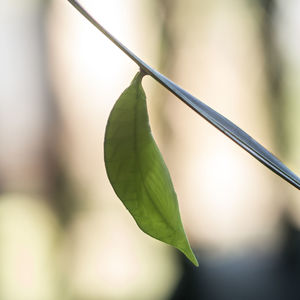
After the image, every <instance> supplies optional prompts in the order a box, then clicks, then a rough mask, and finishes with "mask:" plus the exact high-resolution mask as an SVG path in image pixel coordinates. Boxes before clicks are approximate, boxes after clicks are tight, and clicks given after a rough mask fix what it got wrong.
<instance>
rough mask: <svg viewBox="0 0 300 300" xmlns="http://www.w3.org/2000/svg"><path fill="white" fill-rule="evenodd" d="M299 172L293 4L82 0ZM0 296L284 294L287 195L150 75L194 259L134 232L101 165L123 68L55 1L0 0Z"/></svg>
mask: <svg viewBox="0 0 300 300" xmlns="http://www.w3.org/2000/svg"><path fill="white" fill-rule="evenodd" d="M81 3H82V5H84V6H85V7H86V8H87V10H88V11H89V12H91V13H92V15H93V16H95V17H96V19H98V20H99V21H100V23H101V24H102V25H104V26H105V27H106V28H107V29H108V30H109V31H111V32H112V33H113V34H114V35H115V36H116V37H118V38H119V39H120V40H121V41H122V42H123V43H124V44H125V45H127V46H128V47H129V48H130V49H132V50H133V51H134V52H135V53H136V54H137V55H138V56H140V57H141V58H142V59H144V60H145V61H146V62H147V63H149V64H150V65H151V66H153V67H154V68H156V69H158V70H159V71H161V72H162V73H163V74H164V75H166V76H168V77H169V78H171V79H172V80H173V81H174V82H176V83H177V84H179V85H180V86H182V87H183V88H185V89H186V90H188V91H189V92H191V93H192V94H193V95H195V96H197V97H198V98H199V99H201V100H203V101H204V102H205V103H207V104H208V105H210V106H211V107H213V108H214V109H216V110H217V111H219V112H220V113H222V114H224V115H225V116H226V117H228V118H229V119H230V120H232V121H233V122H235V123H236V124H238V125H239V126H240V127H241V128H243V129H244V130H245V131H246V132H248V133H249V134H250V135H252V136H253V137H254V138H255V139H257V140H258V141H259V142H261V143H262V144H263V145H265V146H266V147H267V148H268V149H269V150H270V151H271V152H273V153H274V154H275V155H276V156H278V157H279V158H280V159H281V160H283V161H284V162H285V163H286V164H287V166H289V167H290V168H291V169H292V170H294V171H295V172H296V173H297V174H300V156H299V150H300V130H299V128H300V118H299V114H300V100H299V95H300V79H299V78H300V38H299V32H300V2H299V1H297V0H290V1H283V0H226V1H224V0H185V1H179V0H142V1H140V0H110V1H104V0H103V1H102V0H81ZM0 22H1V26H0V40H1V47H0V66H1V68H0V299H1V300H100V299H101V300H102V299H104V300H127V299H128V300H129V299H130V300H135V299H136V300H144V299H145V300H146V299H149V300H152V299H153V300H159V299H162V300H163V299H205V300H218V299H220V300H221V299H235V300H239V299H241V300H245V299H249V300H251V299H256V300H257V299H262V300H264V299H273V300H274V299H287V300H289V299H299V298H300V233H299V232H298V230H299V226H300V202H299V200H300V199H299V192H298V191H297V190H296V189H295V188H293V187H292V186H290V185H289V184H287V183H286V182H284V181H283V180H282V179H281V178H279V177H277V176H276V175H274V174H273V173H271V172H270V171H269V170H268V169H266V168H265V167H264V166H262V165H261V164H259V163H258V162H257V161H256V160H254V159H253V158H252V157H250V156H249V155H248V154H247V153H245V152H244V151H243V150H241V149H240V148H239V147H238V146H236V145H235V144H234V143H232V142H231V141H230V140H229V139H227V138H226V137H225V136H223V135H222V134H221V133H219V132H217V131H216V129H215V128H213V127H212V126H211V125H209V124H208V123H207V122H206V121H204V120H203V119H201V118H200V117H199V116H198V115H196V114H195V113H194V112H193V111H192V110H190V109H189V108H188V107H186V106H185V105H184V104H182V103H181V102H180V101H179V100H178V99H176V98H175V97H174V96H173V95H171V94H170V93H169V92H168V91H166V90H165V89H164V88H162V87H161V86H159V84H157V83H156V82H154V80H153V79H151V78H147V77H146V78H145V79H144V81H143V82H144V87H145V90H146V93H147V97H148V106H149V114H150V120H151V125H152V129H153V134H154V136H155V138H156V140H157V143H158V145H159V146H160V148H161V151H162V153H163V156H164V158H165V161H166V163H167V165H168V167H169V169H170V173H171V176H172V178H173V183H174V186H175V189H176V192H177V195H178V199H179V205H180V209H181V214H182V219H183V223H184V226H185V229H186V231H187V234H188V236H189V239H190V241H191V243H192V246H193V248H194V249H195V252H196V253H197V256H198V259H199V262H200V267H199V268H195V267H193V266H192V265H191V263H190V262H188V261H187V260H186V259H185V258H183V257H182V256H181V254H180V253H178V252H177V251H176V250H173V249H172V248H171V247H169V246H166V245H164V244H163V243H161V242H158V241H156V240H154V239H152V238H150V237H148V236H146V235H145V234H144V233H142V232H141V231H140V230H139V229H138V227H137V226H136V224H135V222H134V221H133V219H132V217H131V216H130V215H129V213H128V212H127V211H126V209H125V208H124V207H123V205H122V203H121V201H120V200H118V199H117V197H116V196H115V194H114V193H113V190H112V188H111V186H110V184H109V182H108V179H107V177H106V173H105V168H104V162H103V138H104V130H105V124H106V121H107V118H108V115H109V112H110V109H111V108H112V105H113V104H114V102H115V101H116V99H117V98H118V97H119V95H120V94H121V92H122V91H123V90H124V89H125V88H126V87H127V86H128V85H129V83H130V81H131V79H132V78H133V76H134V74H135V73H136V72H137V71H138V68H137V66H136V65H135V64H134V63H133V62H131V61H130V60H129V58H127V57H126V56H125V55H124V54H122V53H121V52H120V50H118V49H117V48H116V47H115V46H114V45H112V43H111V42H110V41H108V40H107V39H106V38H105V37H104V36H103V35H101V34H100V33H99V32H98V31H97V30H96V29H95V28H94V27H93V26H92V25H90V24H89V23H88V22H87V21H86V20H85V19H84V18H83V17H82V16H81V15H80V14H79V13H78V12H77V11H76V10H75V9H74V8H73V7H72V6H71V5H70V4H69V3H68V2H67V1H66V0H52V1H50V0H48V1H42V0H23V1H16V0H10V1H5V0H2V1H0Z"/></svg>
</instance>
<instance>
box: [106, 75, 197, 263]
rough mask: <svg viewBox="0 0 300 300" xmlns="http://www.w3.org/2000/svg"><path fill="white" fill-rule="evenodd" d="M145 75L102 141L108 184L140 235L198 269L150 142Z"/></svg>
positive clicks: (125, 96)
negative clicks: (174, 251)
mask: <svg viewBox="0 0 300 300" xmlns="http://www.w3.org/2000/svg"><path fill="white" fill-rule="evenodd" d="M142 78H143V74H141V73H140V72H139V73H137V75H136V76H135V77H134V79H133V81H132V83H131V85H130V86H129V87H128V88H127V89H126V90H125V91H124V92H123V93H122V95H121V96H120V98H119V99H118V100H117V102H116V103H115V105H114V107H113V109H112V111H111V113H110V116H109V119H108V122H107V125H106V132H105V139H104V160H105V166H106V171H107V175H108V178H109V180H110V183H111V185H112V187H113V189H114V191H115V192H116V194H117V196H118V197H119V198H120V200H121V201H122V202H123V204H124V205H125V206H126V208H127V209H128V211H129V212H130V214H131V215H132V216H133V218H134V219H135V221H136V223H137V225H138V226H139V227H140V229H141V230H142V231H144V232H145V233H147V234H149V235H150V236H152V237H154V238H156V239H158V240H160V241H163V242H165V243H167V244H170V245H172V246H174V247H176V248H177V249H179V250H180V251H182V252H183V253H184V254H185V255H186V257H187V258H189V259H190V260H191V261H192V262H193V263H194V264H195V265H196V266H198V262H197V259H196V257H195V255H194V253H193V251H192V250H191V247H190V244H189V242H188V240H187V237H186V235H185V232H184V229H183V225H182V222H181V218H180V213H179V208H178V201H177V196H176V193H175V191H174V187H173V184H172V181H171V177H170V174H169V171H168V169H167V167H166V165H165V163H164V160H163V158H162V156H161V153H160V151H159V149H158V147H157V145H156V143H155V141H154V139H153V137H152V134H151V129H150V125H149V118H148V112H147V105H146V95H145V92H144V90H143V87H142V84H141V82H142Z"/></svg>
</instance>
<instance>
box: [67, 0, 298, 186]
mask: <svg viewBox="0 0 300 300" xmlns="http://www.w3.org/2000/svg"><path fill="white" fill-rule="evenodd" d="M68 1H69V2H70V3H71V4H72V5H73V6H74V7H75V8H76V9H77V10H78V11H79V12H80V13H81V14H82V15H83V16H84V17H86V18H87V19H88V20H89V21H90V22H91V23H92V24H93V25H94V26H95V27H96V28H97V29H98V30H100V31H101V32H102V33H103V34H104V35H105V36H106V37H107V38H108V39H110V40H111V41H112V42H113V43H114V44H115V45H116V46H117V47H118V48H119V49H121V50H122V51H123V52H124V53H125V54H126V55H127V56H129V57H130V58H131V59H132V60H133V61H134V62H135V63H136V64H137V65H138V66H139V67H140V69H141V70H142V71H143V72H145V73H146V74H148V75H150V76H151V77H152V78H154V79H155V80H157V81H158V82H159V83H160V84H161V85H163V86H164V87H165V88H167V89H168V90H169V91H170V92H171V93H173V94H174V95H175V96H177V97H178V98H179V99H180V100H182V101H183V102H184V103H185V104H186V105H188V106H189V107H190V108H192V109H193V110H194V111H195V112H197V113H198V114H199V115H200V116H202V117H203V118H204V119H206V120H207V121H208V122H209V123H211V124H212V125H213V126H215V127H216V128H217V129H218V130H220V131H221V132H223V133H224V134H225V135H226V136H228V137H229V138H230V139H231V140H233V141H234V142H235V143H236V144H238V145H239V146H240V147H242V148H243V149H244V150H245V151H247V152H248V153H249V154H251V155H252V156H253V157H255V158H256V159H257V160H258V161H260V162H261V163H262V164H264V165H265V166H266V167H268V168H269V169H270V170H272V171H273V172H274V173H276V174H277V175H279V176H281V177H282V178H283V179H284V180H286V181H287V182H289V183H290V184H292V185H293V186H295V187H296V188H297V189H300V178H299V177H298V176H297V175H296V174H295V173H293V172H292V171H291V170H290V169H289V168H288V167H286V166H285V165H284V164H283V163H282V162H281V161H280V160H279V159H277V158H276V157H275V156H274V155H273V154H272V153H270V152H269V151H268V150H267V149H266V148H264V147H263V146H262V145H261V144H259V143H258V142H257V141H256V140H254V139H253V138H252V137H251V136H249V135H248V134H247V133H246V132H245V131H243V130H242V129H240V128H239V127H238V126H236V125H235V124H234V123H232V122H231V121H230V120H228V119H227V118H225V117H224V116H222V115H221V114H220V113H218V112H216V111H215V110H213V109H212V108H210V107H209V106H208V105H206V104H205V103H203V102H201V101H200V100H198V99H197V98H196V97H194V96H192V95H191V94H190V93H188V92H187V91H185V90H184V89H182V88H180V87H179V86H178V85H176V84H175V83H174V82H172V81H171V80H170V79H168V78H167V77H165V76H164V75H162V74H161V73H159V72H158V71H156V70H155V69H153V68H151V67H150V66H149V65H147V64H146V63H145V62H144V61H142V60H141V59H140V58H139V57H137V56H136V55H135V54H134V53H133V52H132V51H131V50H129V49H128V48H127V47H126V46H125V45H123V44H122V43H121V42H120V41H118V40H117V39H116V38H115V37H114V36H113V35H111V34H110V33H109V32H108V31H107V30H106V29H105V28H104V27H103V26H102V25H100V24H99V23H98V22H97V21H96V20H95V19H94V18H93V17H92V16H91V15H90V14H89V13H88V12H87V11H86V10H85V9H84V8H83V7H82V6H81V5H80V4H79V3H78V2H77V1H76V0H68Z"/></svg>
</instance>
